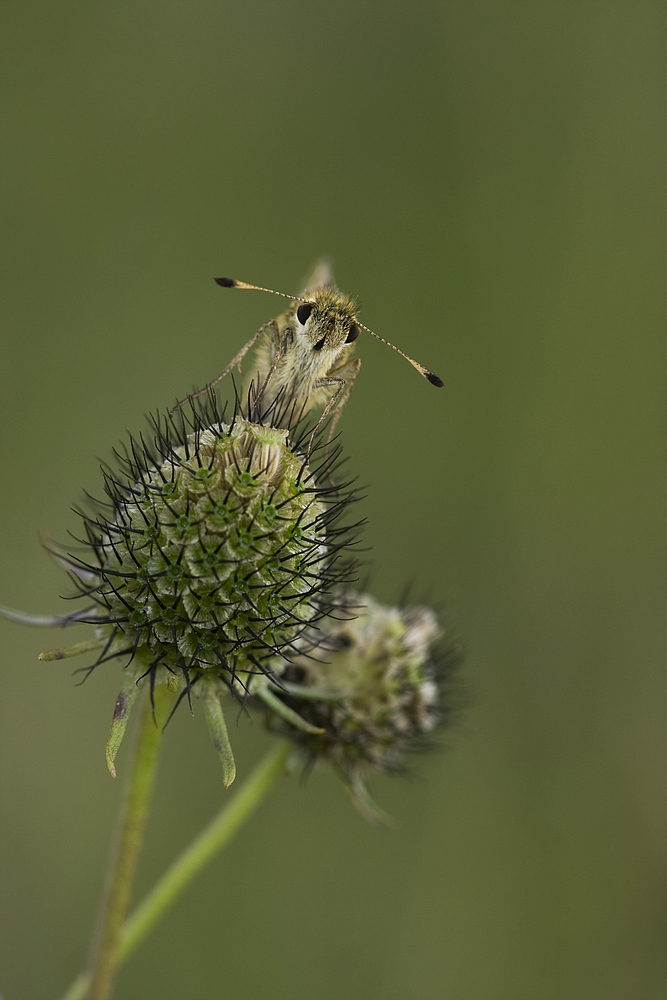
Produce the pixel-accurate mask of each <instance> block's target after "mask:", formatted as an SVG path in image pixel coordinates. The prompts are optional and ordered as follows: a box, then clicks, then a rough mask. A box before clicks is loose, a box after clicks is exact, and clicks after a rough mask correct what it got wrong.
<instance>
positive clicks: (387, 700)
mask: <svg viewBox="0 0 667 1000" xmlns="http://www.w3.org/2000/svg"><path fill="white" fill-rule="evenodd" d="M342 603H343V604H344V606H345V608H346V612H347V614H346V615H345V616H344V618H343V620H340V618H327V619H325V620H323V621H321V622H320V623H319V631H320V634H321V638H320V641H319V645H318V647H317V649H316V651H315V652H314V653H313V652H312V650H311V649H308V650H307V655H301V654H300V653H299V652H298V651H297V652H296V654H293V655H290V658H289V660H287V659H286V658H282V659H281V660H280V661H274V662H273V664H272V665H273V669H274V672H275V674H276V676H277V678H279V680H280V682H281V683H282V686H283V689H282V691H280V692H276V693H277V695H278V697H279V699H280V701H281V702H282V704H283V705H284V706H286V707H287V708H289V709H290V710H291V711H296V712H298V714H299V717H300V718H301V719H302V720H304V721H305V722H306V723H308V724H309V725H310V726H311V727H317V728H319V730H320V732H319V733H317V732H313V731H311V732H306V731H304V728H303V727H302V726H300V727H297V726H294V725H290V723H289V722H288V721H287V720H286V718H285V716H284V714H283V713H282V712H277V711H269V713H268V716H267V722H268V725H269V726H270V727H271V728H273V729H279V730H281V731H282V732H285V733H287V734H289V735H290V736H291V737H292V739H294V741H295V743H296V744H297V745H298V746H299V747H300V749H301V750H302V752H303V753H304V754H305V755H306V756H307V757H309V758H310V759H311V760H312V761H317V760H321V761H325V762H327V763H330V764H332V765H333V766H334V767H335V768H336V770H337V771H338V772H339V774H340V775H341V777H342V778H343V780H344V782H345V784H346V786H347V788H348V791H349V792H350V794H351V796H352V799H353V801H354V802H355V805H356V806H357V807H358V808H359V809H360V811H361V812H362V814H363V815H364V816H366V818H368V819H371V820H378V819H384V818H385V817H384V816H383V814H382V813H381V811H380V810H379V809H378V807H377V806H375V804H374V803H373V802H372V801H371V799H370V798H369V796H368V793H367V792H366V788H365V779H366V777H367V776H368V775H369V774H370V773H372V772H373V771H377V770H380V771H396V770H400V769H402V768H403V767H404V763H405V757H406V754H407V753H408V752H409V751H411V750H415V749H418V748H420V747H424V746H426V745H427V744H428V743H429V739H430V738H431V739H432V735H433V732H434V730H435V729H436V727H437V726H438V725H440V724H442V723H443V722H445V721H446V719H447V717H448V715H449V713H450V709H451V705H449V704H447V703H446V701H445V698H444V695H445V683H446V682H447V681H449V679H450V676H451V672H452V666H453V663H454V660H455V659H456V649H455V648H454V647H453V646H451V644H450V646H449V648H447V649H445V648H444V647H443V644H442V642H438V640H441V637H442V635H443V633H442V629H441V628H440V626H439V624H438V622H437V619H436V616H435V613H434V612H433V611H431V610H430V609H429V608H425V607H411V608H403V609H400V608H392V607H386V606H384V605H381V604H379V603H378V602H377V601H375V600H374V599H373V598H372V597H370V596H369V595H366V594H364V595H359V594H355V593H353V592H348V593H347V594H346V596H345V599H344V601H343V602H342ZM304 638H305V639H308V638H309V637H308V636H305V637H304ZM298 645H299V644H298V643H297V647H298Z"/></svg>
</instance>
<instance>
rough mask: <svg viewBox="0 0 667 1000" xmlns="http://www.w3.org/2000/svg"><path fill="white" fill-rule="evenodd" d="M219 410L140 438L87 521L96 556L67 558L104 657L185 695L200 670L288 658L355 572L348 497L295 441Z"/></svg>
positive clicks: (225, 671)
mask: <svg viewBox="0 0 667 1000" xmlns="http://www.w3.org/2000/svg"><path fill="white" fill-rule="evenodd" d="M211 405H212V404H211V400H209V401H208V403H207V404H206V406H205V407H203V408H202V406H201V405H200V404H197V407H196V408H194V407H193V411H192V416H191V417H190V418H189V422H188V420H186V418H185V417H184V416H183V412H182V411H178V413H177V415H176V417H174V418H170V419H168V420H166V421H164V420H162V421H160V420H156V421H155V422H154V428H153V430H154V441H153V442H152V443H151V445H150V446H147V445H146V444H145V442H144V441H143V439H142V440H141V441H139V442H137V441H136V440H132V441H131V442H130V447H129V449H128V450H127V452H126V454H125V455H122V456H120V455H119V456H118V457H119V458H120V461H121V467H122V473H121V475H120V476H119V475H118V474H117V473H109V472H107V474H106V477H105V478H106V484H105V485H106V492H107V494H108V497H109V499H110V501H111V504H110V509H109V505H107V509H106V510H105V511H104V512H103V513H102V514H100V515H98V516H97V517H96V518H92V517H90V516H89V515H87V514H84V515H83V517H84V521H85V526H86V533H87V546H88V551H87V553H85V552H84V554H83V555H81V556H79V557H76V558H75V557H73V556H70V557H68V558H69V562H68V568H69V569H70V572H71V573H72V575H73V578H74V579H75V581H76V582H77V584H78V586H79V590H80V592H81V593H83V594H85V595H86V596H87V597H88V598H90V599H92V601H93V602H94V605H95V607H94V609H93V610H92V611H91V613H90V614H89V616H88V620H89V621H91V622H92V623H95V624H97V625H98V626H100V627H102V628H103V629H105V630H106V634H107V643H106V647H105V649H104V650H103V653H102V654H101V656H100V660H101V659H104V658H108V657H111V656H120V655H121V654H129V656H130V657H133V658H134V659H135V660H136V661H137V663H140V664H141V666H142V667H143V670H144V671H153V679H154V671H155V669H156V668H157V667H158V666H160V667H164V668H166V670H167V671H168V672H173V673H175V674H180V675H182V677H183V678H184V679H185V682H186V685H187V688H188V690H189V687H190V683H191V682H194V681H195V680H196V679H197V677H198V676H200V674H201V673H202V671H216V672H217V673H218V674H219V675H221V676H224V678H225V681H226V682H227V683H229V681H230V679H231V678H233V677H234V676H235V675H236V674H237V673H238V672H239V671H242V672H244V673H245V672H249V673H253V672H256V671H258V670H259V671H261V670H263V669H265V665H266V662H267V660H268V659H269V657H272V656H275V655H276V654H278V653H280V652H283V653H284V654H286V655H287V654H288V651H289V649H291V648H292V647H293V644H294V643H295V641H296V640H297V639H299V637H301V635H302V633H303V632H304V629H305V628H306V627H307V626H309V625H312V624H313V623H314V622H315V621H317V620H318V619H319V618H320V617H322V616H323V615H326V614H327V613H328V612H329V610H330V609H331V607H332V603H331V602H332V598H331V590H332V587H334V586H336V585H338V584H340V582H341V581H342V580H345V579H349V574H350V572H351V569H352V567H351V564H350V563H344V562H343V561H341V560H340V559H339V555H338V553H339V550H340V549H341V547H342V546H343V545H344V543H346V542H347V541H348V539H347V537H346V531H345V529H341V528H335V526H334V523H333V522H334V521H335V520H336V518H337V516H338V515H339V513H340V512H341V511H342V509H343V508H344V507H345V506H346V503H347V501H349V500H350V499H351V496H350V494H349V493H345V492H341V490H339V489H337V488H335V487H332V486H331V485H330V482H329V480H327V479H326V478H324V479H323V478H321V477H320V478H319V479H318V481H317V482H316V477H315V475H314V473H313V472H311V471H310V470H309V469H308V468H307V467H306V465H305V461H304V458H303V454H302V443H301V442H299V441H298V440H297V441H296V443H295V441H294V438H295V437H297V438H298V435H295V434H294V433H292V432H290V431H288V430H285V429H280V428H276V427H274V426H271V425H270V420H269V421H267V422H265V421H264V420H263V419H262V416H261V415H260V414H258V413H257V412H256V411H255V412H252V413H250V414H248V415H247V416H244V415H242V414H237V415H236V416H235V417H234V420H233V421H232V422H231V423H225V422H224V421H223V420H222V418H221V416H220V414H218V413H217V411H216V412H214V413H211ZM325 465H327V463H326V462H325ZM325 471H326V470H325ZM318 482H320V483H322V485H321V486H320V485H318ZM138 672H140V671H137V673H138ZM161 673H162V671H161Z"/></svg>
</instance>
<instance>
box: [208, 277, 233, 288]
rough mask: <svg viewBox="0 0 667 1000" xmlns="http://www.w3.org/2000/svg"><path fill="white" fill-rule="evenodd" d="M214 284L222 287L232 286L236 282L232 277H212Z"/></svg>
mask: <svg viewBox="0 0 667 1000" xmlns="http://www.w3.org/2000/svg"><path fill="white" fill-rule="evenodd" d="M213 280H214V281H215V283H216V285H222V287H223V288H234V287H235V285H236V282H235V281H234V279H233V278H214V279H213Z"/></svg>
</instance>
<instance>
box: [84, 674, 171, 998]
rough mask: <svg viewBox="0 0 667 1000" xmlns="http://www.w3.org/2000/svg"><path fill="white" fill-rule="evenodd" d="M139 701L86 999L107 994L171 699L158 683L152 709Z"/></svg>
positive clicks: (145, 695)
mask: <svg viewBox="0 0 667 1000" xmlns="http://www.w3.org/2000/svg"><path fill="white" fill-rule="evenodd" d="M141 698H142V705H141V714H140V717H139V724H138V728H137V733H136V736H135V743H134V748H133V755H132V760H131V762H130V767H131V773H130V778H129V782H128V784H127V787H126V790H125V793H124V796H123V802H122V805H121V810H120V816H119V819H118V827H117V833H116V842H115V845H114V849H113V852H112V856H111V861H110V864H109V870H108V875H107V884H106V888H105V891H104V895H103V897H102V903H101V906H100V910H99V915H98V922H97V929H96V933H95V937H94V939H93V946H92V950H91V956H90V966H89V976H88V982H87V984H86V986H87V990H86V992H85V996H86V997H87V1000H108V997H109V996H110V995H111V989H112V986H113V980H114V976H115V972H116V967H117V965H118V956H119V946H120V941H121V929H122V926H123V921H124V920H125V916H126V914H127V910H128V907H129V904H130V898H131V895H132V886H133V884H134V874H135V871H136V867H137V861H138V859H139V852H140V850H141V845H142V842H143V835H144V828H145V826H146V818H147V815H148V806H149V802H150V796H151V791H152V787H153V780H154V778H155V768H156V765H157V756H158V750H159V748H160V743H161V741H162V726H163V724H164V721H165V718H166V709H167V707H168V706H169V705H170V704H171V702H172V700H173V695H172V693H171V691H169V689H168V688H167V687H166V686H165V685H162V684H158V685H157V686H156V687H155V691H154V703H155V708H154V709H153V706H152V705H151V701H150V699H149V697H148V692H147V691H146V690H144V691H143V692H142V695H141Z"/></svg>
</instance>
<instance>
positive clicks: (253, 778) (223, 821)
mask: <svg viewBox="0 0 667 1000" xmlns="http://www.w3.org/2000/svg"><path fill="white" fill-rule="evenodd" d="M156 691H157V689H156ZM292 749H293V748H292V744H291V743H290V742H288V741H287V740H285V741H283V742H282V743H280V744H279V745H278V746H277V747H275V748H274V749H273V750H271V751H270V752H269V753H268V754H267V756H266V757H265V758H264V760H262V761H260V763H259V764H258V765H257V767H256V768H255V770H254V771H253V772H252V773H251V775H250V777H249V778H248V779H247V780H246V781H245V782H244V783H243V784H242V785H241V787H240V788H239V789H238V791H237V792H236V793H235V794H234V797H233V799H232V800H231V802H230V803H229V804H228V805H225V806H224V807H223V808H222V809H221V810H220V812H219V813H218V815H217V816H216V817H215V818H214V819H213V820H211V822H210V823H209V825H208V826H207V827H205V828H204V830H202V832H201V833H200V834H199V836H198V837H196V839H195V840H194V841H193V842H192V843H191V844H190V846H189V847H187V848H186V849H185V851H183V853H182V854H181V856H180V857H179V858H177V859H176V861H174V863H173V865H171V867H170V868H168V869H167V871H166V872H165V873H164V875H163V876H162V878H161V879H160V880H159V882H158V883H157V885H155V886H154V887H153V889H152V890H151V892H149V894H148V895H147V896H146V898H145V899H144V900H143V902H142V903H140V904H139V906H138V907H137V909H136V910H135V911H134V913H133V914H132V915H131V916H130V917H129V918H128V920H127V921H126V922H125V924H124V926H123V929H122V932H121V935H120V943H119V947H118V952H117V964H118V966H120V965H122V964H123V962H124V961H125V960H126V959H127V958H128V957H129V956H130V955H131V954H132V952H133V951H134V950H135V949H136V948H137V946H138V945H139V944H140V943H141V942H142V941H143V939H144V938H145V937H146V935H147V934H148V933H149V932H150V931H151V930H152V928H153V927H154V926H155V924H156V923H157V922H158V920H159V919H160V918H161V917H162V916H163V914H164V913H166V911H167V910H168V909H169V907H170V906H171V904H172V903H173V902H174V901H175V900H176V899H177V898H178V897H179V896H180V895H181V893H182V892H183V890H184V889H185V888H186V886H187V885H188V884H189V883H190V882H191V881H192V879H193V878H194V877H195V876H196V875H197V874H198V873H199V872H200V871H201V870H202V869H203V868H204V867H205V866H206V865H207V864H208V863H209V861H211V860H212V859H213V858H214V857H215V855H216V854H217V853H218V851H220V850H222V848H223V847H225V845H226V844H227V843H228V842H229V841H230V840H231V838H232V837H233V836H234V834H235V833H236V831H237V830H238V829H239V827H240V826H242V825H243V823H245V821H246V820H247V819H248V818H249V817H250V816H251V815H252V813H253V812H254V811H255V809H256V808H257V806H258V805H259V804H260V802H261V801H262V799H263V798H264V797H265V795H266V794H267V792H268V791H269V790H270V789H271V787H272V786H273V785H274V784H275V783H276V781H277V780H278V778H280V777H281V775H283V774H284V773H285V768H286V766H287V761H288V758H289V756H290V753H291V751H292ZM89 984H90V976H89V974H88V973H82V974H81V975H80V976H79V977H78V979H76V980H75V981H74V982H73V983H72V985H71V986H70V988H69V990H68V991H67V993H66V994H65V996H64V997H63V1000H84V998H86V997H88V998H91V996H92V994H91V993H90V992H88V993H87V992H86V991H87V990H89Z"/></svg>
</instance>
